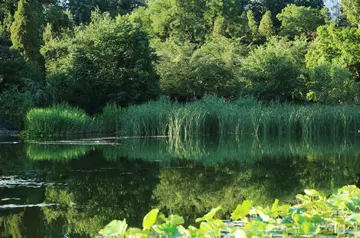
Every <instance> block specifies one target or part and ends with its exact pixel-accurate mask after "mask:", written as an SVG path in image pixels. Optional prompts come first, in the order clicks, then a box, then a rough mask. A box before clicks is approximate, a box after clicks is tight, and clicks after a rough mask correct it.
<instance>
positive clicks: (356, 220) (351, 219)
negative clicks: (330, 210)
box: [346, 213, 360, 223]
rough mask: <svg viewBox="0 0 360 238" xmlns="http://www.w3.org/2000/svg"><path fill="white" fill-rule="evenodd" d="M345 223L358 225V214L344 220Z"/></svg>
mask: <svg viewBox="0 0 360 238" xmlns="http://www.w3.org/2000/svg"><path fill="white" fill-rule="evenodd" d="M346 221H347V222H350V223H360V214H359V213H356V214H352V215H351V216H349V217H348V218H346Z"/></svg>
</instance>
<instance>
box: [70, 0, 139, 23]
mask: <svg viewBox="0 0 360 238" xmlns="http://www.w3.org/2000/svg"><path fill="white" fill-rule="evenodd" d="M144 4H145V1H144V0H69V1H68V2H67V7H68V8H69V9H70V11H71V14H72V16H73V19H74V22H75V23H76V24H77V25H79V24H80V23H88V22H90V20H91V11H94V10H96V9H98V10H99V11H100V12H108V13H110V14H111V16H113V17H114V16H116V15H118V14H126V13H129V12H131V11H132V10H133V9H134V8H137V7H139V6H142V5H144Z"/></svg>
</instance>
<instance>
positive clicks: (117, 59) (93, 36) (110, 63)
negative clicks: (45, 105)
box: [42, 12, 158, 113]
mask: <svg viewBox="0 0 360 238" xmlns="http://www.w3.org/2000/svg"><path fill="white" fill-rule="evenodd" d="M42 53H43V55H44V57H45V59H46V68H47V71H48V82H49V84H50V86H51V87H50V88H51V90H52V92H54V93H53V94H54V95H55V96H57V98H56V100H57V101H58V102H62V101H65V102H68V103H70V104H72V105H76V106H80V107H81V108H83V109H85V110H87V111H88V112H90V113H94V112H99V111H101V110H102V108H103V107H104V106H105V105H106V104H107V103H110V102H111V103H118V104H119V105H122V106H126V105H129V104H134V103H141V102H145V101H147V100H150V99H153V98H154V97H155V96H156V95H157V88H158V78H157V75H156V73H155V71H154V68H153V61H154V59H155V58H154V54H153V51H152V49H151V48H150V46H149V41H148V38H147V36H146V34H145V33H144V32H143V31H142V30H141V29H140V27H139V26H138V25H135V24H131V23H129V22H128V20H127V18H126V17H118V18H117V20H116V21H115V20H114V19H112V18H111V16H110V15H109V14H107V13H105V14H103V15H102V14H100V13H98V12H95V13H94V14H93V17H92V21H91V22H90V24H89V25H87V26H86V27H77V28H75V33H74V36H72V35H64V36H63V37H62V38H60V39H58V38H54V39H50V40H49V41H48V42H47V43H46V45H45V46H44V47H43V48H42Z"/></svg>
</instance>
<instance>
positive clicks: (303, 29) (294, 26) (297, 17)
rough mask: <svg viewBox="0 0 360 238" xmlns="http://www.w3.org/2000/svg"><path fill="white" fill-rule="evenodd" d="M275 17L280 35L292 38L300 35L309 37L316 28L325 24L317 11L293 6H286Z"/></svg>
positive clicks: (321, 15)
mask: <svg viewBox="0 0 360 238" xmlns="http://www.w3.org/2000/svg"><path fill="white" fill-rule="evenodd" d="M276 17H277V18H278V19H279V21H280V22H281V28H280V32H281V34H282V35H285V36H289V37H292V38H293V37H295V36H296V35H301V34H305V35H306V36H307V37H310V36H311V35H312V33H313V32H315V31H316V29H317V28H318V26H320V25H324V24H325V16H324V15H323V14H322V13H321V11H320V10H319V9H315V8H311V7H303V6H296V5H295V4H289V5H287V6H286V7H285V8H284V9H283V10H282V12H281V13H280V14H278V15H277V16H276Z"/></svg>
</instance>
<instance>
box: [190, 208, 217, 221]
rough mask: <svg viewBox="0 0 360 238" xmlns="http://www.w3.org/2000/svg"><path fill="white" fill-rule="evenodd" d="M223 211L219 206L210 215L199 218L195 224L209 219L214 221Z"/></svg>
mask: <svg viewBox="0 0 360 238" xmlns="http://www.w3.org/2000/svg"><path fill="white" fill-rule="evenodd" d="M220 210H221V206H218V207H217V208H213V209H212V210H211V211H210V212H209V213H208V214H206V215H205V216H203V217H201V218H197V219H196V220H195V222H201V221H206V220H208V219H212V218H213V217H214V216H215V214H216V213H217V212H218V211H220Z"/></svg>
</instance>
